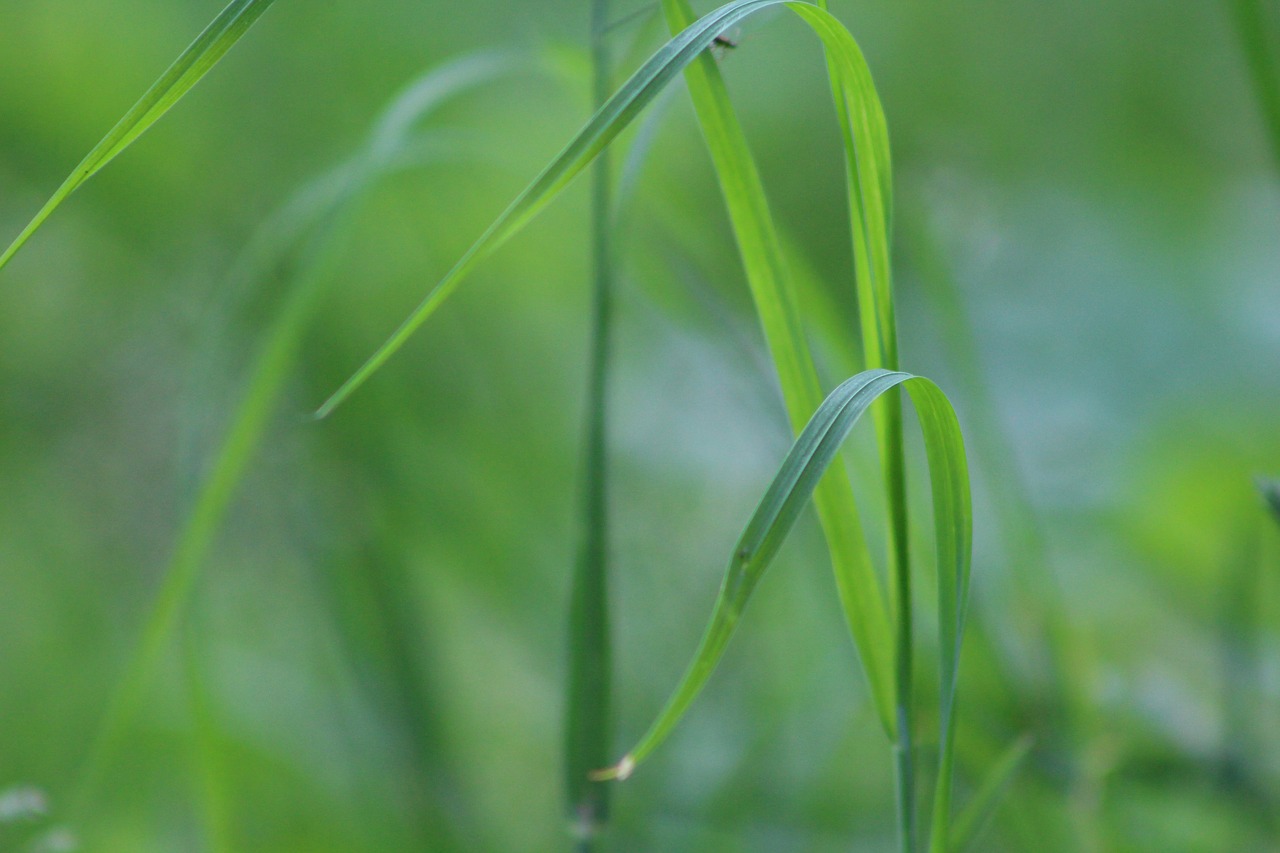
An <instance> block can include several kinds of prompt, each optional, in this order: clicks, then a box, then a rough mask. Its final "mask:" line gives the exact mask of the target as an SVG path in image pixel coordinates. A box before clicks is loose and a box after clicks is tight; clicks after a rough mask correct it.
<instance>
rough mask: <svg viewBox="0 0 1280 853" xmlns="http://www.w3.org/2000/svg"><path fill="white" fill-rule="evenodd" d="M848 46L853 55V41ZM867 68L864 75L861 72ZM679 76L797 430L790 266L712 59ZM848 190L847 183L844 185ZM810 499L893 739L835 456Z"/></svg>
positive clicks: (858, 549) (817, 14)
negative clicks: (694, 113)
mask: <svg viewBox="0 0 1280 853" xmlns="http://www.w3.org/2000/svg"><path fill="white" fill-rule="evenodd" d="M662 6H663V11H664V13H665V14H666V17H667V23H668V26H670V27H671V28H672V29H677V28H680V27H687V26H688V25H689V23H690V22H691V21H692V20H693V10H692V8H691V7H690V6H689V3H688V2H687V0H663V2H662ZM791 8H792V9H793V10H794V11H795V12H796V13H797V14H799V15H800V16H801V17H802V18H804V19H805V20H806V21H808V22H809V23H810V25H811V26H812V27H813V28H814V31H815V32H817V33H818V34H819V35H820V36H821V37H822V38H823V41H824V44H826V46H827V48H828V50H829V52H830V53H831V54H832V55H833V56H837V55H839V56H843V55H845V54H847V53H848V51H849V45H850V44H852V42H853V38H852V36H849V34H848V32H847V31H846V30H845V29H844V27H843V25H841V24H840V23H839V22H838V21H836V20H835V19H834V18H832V17H831V16H830V15H829V14H828V13H827V12H825V11H824V10H822V9H819V8H817V7H814V6H809V5H807V4H795V5H792V6H791ZM810 13H812V14H810ZM841 33H843V39H842V37H841ZM853 50H854V51H855V56H856V57H857V59H858V60H860V58H861V54H859V53H857V52H856V51H857V47H856V45H854V47H853ZM831 67H832V69H833V72H835V73H838V74H845V73H847V71H848V69H846V68H845V67H844V66H837V65H834V64H833V65H832V66H831ZM869 76H870V75H869V73H868V75H867V77H868V79H869ZM685 79H686V81H687V84H688V87H689V94H690V97H691V98H692V99H693V105H694V108H695V110H696V111H697V114H698V120H699V124H700V125H701V127H702V134H703V138H704V139H705V141H706V143H707V149H708V151H709V152H710V154H711V159H712V163H713V165H714V166H715V170H716V175H717V177H718V179H719V181H720V189H721V194H722V195H723V196H724V200H725V207H726V209H727V210H728V213H729V219H730V223H731V225H732V227H733V232H734V237H735V239H736V240H737V243H738V251H739V254H740V255H741V257H742V263H743V269H744V271H745V272H746V276H747V282H748V285H749V286H750V288H751V295H752V299H753V300H754V302H755V306H756V314H757V315H758V316H759V318H760V323H761V326H762V327H763V330H764V335H765V340H766V341H767V343H768V345H769V351H770V355H771V356H772V358H773V362H774V365H775V369H776V370H777V373H778V381H779V385H780V386H781V388H782V393H783V399H784V401H785V403H786V408H787V415H788V417H789V419H790V421H791V426H792V429H793V430H794V431H795V432H796V433H799V432H800V430H801V429H803V427H804V424H805V422H806V421H807V420H808V418H809V415H810V414H811V413H812V412H813V411H814V409H816V408H817V407H818V405H819V403H821V402H822V386H821V384H820V383H819V381H818V373H817V369H816V368H815V367H814V364H813V356H812V355H811V353H810V351H809V346H808V342H807V339H806V336H805V333H804V328H803V325H802V323H801V321H800V311H799V307H798V299H797V297H796V294H795V289H794V284H793V281H792V275H791V271H790V269H789V267H788V264H787V257H786V253H785V251H784V247H783V246H782V243H781V240H780V239H779V236H778V231H777V228H776V227H775V225H774V223H773V216H772V213H771V212H770V208H769V200H768V198H767V196H766V194H765V190H764V183H763V181H762V180H761V178H760V172H759V169H758V168H757V166H756V162H755V158H754V157H753V156H752V154H751V148H750V146H749V145H748V143H747V138H746V134H745V132H744V131H743V129H742V125H741V123H740V122H739V121H738V119H737V116H736V115H735V113H734V109H733V104H732V102H731V101H730V98H729V93H728V89H727V88H726V86H725V83H724V78H723V76H722V75H721V73H720V67H719V64H718V63H717V62H716V61H715V59H714V57H712V56H711V55H709V54H703V55H702V56H701V57H700V58H699V59H698V60H697V61H696V62H694V63H693V64H691V65H690V66H689V68H688V69H687V70H686V72H685ZM832 85H833V86H836V87H837V88H838V89H840V90H842V91H843V90H844V89H845V88H847V85H848V84H847V82H846V81H845V80H844V79H843V78H842V77H837V78H835V79H833V81H832ZM870 97H871V98H872V99H873V100H875V105H874V106H866V107H863V106H859V109H871V110H873V111H878V110H879V107H878V103H879V101H878V99H876V96H875V91H874V89H872V90H871V92H870ZM850 138H852V137H850ZM850 192H851V193H855V192H857V190H856V188H853V187H851V188H850ZM814 505H815V508H816V509H817V513H818V520H819V522H820V523H821V525H822V530H823V534H824V535H825V536H826V540H827V550H828V552H829V553H830V556H831V564H832V569H833V571H834V574H835V578H836V588H837V590H838V592H839V596H840V603H841V606H842V609H843V611H844V614H845V621H846V622H847V624H848V626H849V631H850V633H851V634H852V635H853V638H854V643H855V645H856V646H857V648H858V654H859V656H860V657H861V659H862V664H863V668H864V670H865V671H866V673H867V680H868V682H869V683H870V686H871V695H872V697H873V700H874V702H875V705H876V709H877V711H878V712H879V717H880V721H881V724H882V725H883V726H884V729H885V731H886V733H888V734H889V736H890V737H893V736H894V733H895V731H896V730H897V729H898V725H897V720H896V719H895V716H894V711H893V705H894V702H893V680H892V677H893V676H892V673H893V670H894V667H893V661H894V653H893V640H892V637H893V635H892V633H891V631H890V627H889V620H888V615H887V612H886V610H885V605H884V597H883V593H882V591H881V586H880V580H879V578H878V577H877V576H876V573H875V571H874V568H873V567H872V563H871V557H870V552H869V551H868V549H867V545H866V542H865V540H864V538H863V532H862V524H861V522H860V521H859V519H858V508H857V504H856V502H855V501H854V496H853V491H852V489H851V488H850V486H849V482H848V477H847V475H846V472H845V470H844V464H843V462H842V461H836V462H835V463H833V466H832V469H831V472H830V475H829V476H828V478H827V479H826V480H825V481H823V482H822V483H821V484H820V485H819V486H818V492H817V494H816V495H815V499H814Z"/></svg>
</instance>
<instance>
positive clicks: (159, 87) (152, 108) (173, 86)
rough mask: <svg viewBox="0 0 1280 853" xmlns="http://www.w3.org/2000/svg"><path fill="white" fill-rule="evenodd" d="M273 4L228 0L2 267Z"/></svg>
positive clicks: (70, 179) (0, 260)
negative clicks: (224, 6) (82, 185)
mask: <svg viewBox="0 0 1280 853" xmlns="http://www.w3.org/2000/svg"><path fill="white" fill-rule="evenodd" d="M274 2H275V0H232V2H231V3H230V4H229V5H228V6H227V7H226V8H225V9H223V10H222V12H221V13H219V15H218V17H216V18H214V20H213V23H211V24H209V26H208V27H206V28H205V30H204V32H202V33H200V35H199V36H197V37H196V40H195V41H193V42H192V43H191V44H190V45H189V46H188V47H187V49H186V50H184V51H183V52H182V54H181V55H180V56H179V57H178V58H177V59H176V60H174V63H173V64H172V65H170V66H169V68H168V70H167V71H165V72H164V74H162V75H161V76H160V79H159V80H157V81H156V82H155V83H154V84H152V86H151V88H150V89H148V90H147V91H146V92H145V93H144V94H143V95H142V97H141V98H139V99H138V102H137V103H136V104H134V105H133V107H132V108H130V110H129V111H128V112H127V113H125V115H124V118H122V119H120V121H119V122H117V123H116V126H115V127H113V128H112V129H111V131H110V132H109V133H108V134H107V135H106V136H104V137H103V138H102V141H101V142H99V143H98V144H97V145H95V146H94V147H93V150H91V151H90V152H89V153H88V154H87V155H86V156H85V158H84V159H83V160H81V161H80V165H78V166H76V168H75V170H74V171H72V173H71V174H70V175H68V176H67V179H66V180H65V181H63V182H62V186H60V187H58V189H57V191H56V192H54V194H53V195H52V196H51V197H50V198H49V200H48V201H47V202H45V204H44V207H42V208H40V210H39V212H38V213H36V215H35V217H34V218H32V220H31V221H30V222H29V223H28V224H27V227H26V228H24V229H22V233H21V234H19V235H18V236H17V238H16V239H15V240H14V241H13V243H11V244H10V245H9V247H8V248H7V249H5V250H4V254H0V269H3V268H4V266H5V265H6V264H8V263H9V261H10V260H11V259H12V258H13V256H14V255H16V254H17V253H18V250H19V249H21V248H22V247H23V245H24V244H25V243H26V242H27V241H28V240H29V239H31V236H32V235H33V234H35V233H36V231H38V230H39V229H40V226H41V225H43V224H44V223H45V220H47V219H48V218H49V217H50V216H51V215H52V214H53V212H54V211H55V210H57V209H58V207H59V206H60V205H61V204H62V203H63V202H64V201H66V200H67V197H68V196H70V195H71V194H72V193H73V192H75V191H76V190H77V189H79V187H80V185H81V184H83V183H84V182H85V181H87V180H89V179H90V178H91V177H93V176H94V175H95V174H96V173H97V172H98V171H99V170H100V169H102V167H103V166H106V165H107V164H108V163H110V162H111V161H112V160H114V159H115V158H116V156H117V155H119V154H120V152H122V151H124V150H125V149H126V148H128V147H129V146H130V145H132V144H133V141H134V140H135V139H137V138H138V137H139V136H141V135H142V134H144V133H146V132H147V130H148V128H150V127H151V125H153V124H155V123H156V122H157V121H159V120H160V117H161V116H163V115H164V114H165V113H167V112H168V111H169V109H170V108H171V107H172V106H173V105H174V104H176V103H177V102H178V101H180V100H181V99H182V97H183V96H184V95H186V94H187V92H189V91H190V90H191V88H192V87H193V86H195V85H196V83H199V82H200V79H201V78H202V77H204V75H205V74H207V73H208V72H209V70H210V69H211V68H213V66H214V65H217V64H218V60H220V59H222V57H223V56H224V55H225V54H226V53H227V51H229V50H230V49H231V48H232V47H233V46H234V45H235V43H236V42H238V41H239V40H240V37H241V36H243V35H244V34H245V33H246V32H247V31H248V30H249V28H250V27H251V26H253V24H254V22H255V21H257V20H258V18H260V17H262V13H263V12H265V11H267V9H268V8H269V7H270V6H271V4H272V3H274Z"/></svg>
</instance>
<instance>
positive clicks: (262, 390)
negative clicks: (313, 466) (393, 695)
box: [76, 55, 516, 804]
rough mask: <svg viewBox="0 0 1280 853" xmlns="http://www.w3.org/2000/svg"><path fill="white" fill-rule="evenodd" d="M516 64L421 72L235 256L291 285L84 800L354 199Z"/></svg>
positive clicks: (250, 278) (114, 699)
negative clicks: (457, 102)
mask: <svg viewBox="0 0 1280 853" xmlns="http://www.w3.org/2000/svg"><path fill="white" fill-rule="evenodd" d="M515 67H516V66H515V65H514V64H513V63H511V62H510V61H508V60H506V59H503V58H501V57H498V56H492V55H480V56H476V57H470V58H466V59H463V60H459V61H456V62H453V63H450V64H448V65H446V66H444V67H442V68H440V69H437V70H435V71H433V72H428V73H427V74H425V75H423V77H422V78H420V79H419V81H417V82H416V83H415V84H413V85H411V86H410V87H408V88H407V89H406V90H405V91H404V92H403V93H402V94H401V95H400V96H398V97H397V98H396V99H394V101H393V102H392V104H391V106H390V107H389V108H388V109H387V110H386V111H385V112H384V115H383V118H382V120H381V121H379V122H378V123H377V125H376V126H375V130H374V132H373V133H372V134H371V136H370V139H369V142H368V144H367V145H366V146H365V148H364V149H363V150H362V151H361V152H359V153H358V154H357V155H356V156H355V157H354V158H353V159H352V160H350V161H349V162H347V163H344V164H342V165H341V166H339V167H337V168H335V169H333V170H331V171H330V172H329V173H327V174H326V175H324V176H322V177H321V178H319V179H318V180H316V181H313V182H311V183H310V184H308V185H307V186H305V187H304V188H303V189H302V190H300V191H299V192H298V193H297V194H295V196H294V198H293V199H291V200H290V201H289V202H288V203H286V204H285V205H284V206H283V207H282V208H281V210H280V211H279V212H278V213H277V214H276V215H275V216H273V217H272V218H271V219H269V220H268V222H267V223H266V224H265V225H264V227H263V228H262V229H261V231H260V233H259V234H258V235H257V236H256V237H255V239H254V240H253V241H251V244H250V246H249V247H248V249H247V250H246V252H245V255H244V257H243V258H242V259H241V260H240V262H239V263H238V264H237V266H236V270H235V272H234V273H233V275H232V279H233V281H237V282H238V284H237V285H235V286H237V287H240V288H242V289H244V288H248V287H249V286H251V285H253V284H258V283H260V282H261V281H262V280H263V279H264V278H266V277H267V276H268V275H269V274H270V273H271V272H272V271H274V270H277V269H278V268H283V270H284V271H283V273H282V275H283V276H284V278H285V280H286V281H287V282H288V285H289V288H288V295H287V296H286V298H285V300H284V302H283V304H282V306H281V308H280V309H279V312H278V314H277V316H276V318H275V319H274V321H273V324H272V326H271V329H270V331H269V332H268V334H267V339H266V341H265V343H264V345H263V346H262V348H261V350H260V351H259V354H258V356H257V358H256V360H255V362H254V364H253V366H252V368H251V370H250V375H249V378H248V381H247V384H246V388H245V392H244V395H243V397H242V398H241V401H240V403H239V405H238V406H237V407H236V409H235V411H234V412H233V413H232V415H231V419H230V424H229V426H228V429H227V432H226V434H225V436H224V438H223V439H222V443H221V445H220V446H219V447H218V449H217V451H216V453H215V455H214V457H213V460H212V462H211V464H210V467H209V471H208V475H207V476H206V478H205V479H204V481H203V483H202V484H201V486H200V488H199V491H198V492H197V495H196V498H195V503H194V505H193V507H192V509H191V512H190V513H189V515H188V516H187V518H186V520H185V522H184V524H183V527H182V530H181V532H180V534H179V536H178V540H177V544H176V546H175V549H174V554H173V556H172V558H171V559H170V562H169V565H168V566H167V567H166V569H165V572H164V575H163V579H162V581H161V586H160V590H159V592H158V593H157V595H156V599H155V601H154V603H153V604H152V607H151V610H150V612H149V614H148V617H147V620H146V623H145V627H144V629H143V632H142V635H141V638H140V640H139V641H138V644H137V646H136V647H135V649H134V650H133V652H132V653H131V655H130V658H129V661H128V662H127V664H126V666H125V672H124V675H123V677H122V678H121V680H120V682H119V683H118V684H117V685H116V687H115V689H114V691H113V694H112V696H111V699H110V701H109V703H108V707H107V710H106V713H105V714H104V716H103V719H102V721H101V722H100V723H99V726H98V729H97V731H96V733H95V735H94V738H93V741H92V744H91V746H90V749H89V754H88V757H87V759H86V761H85V763H84V765H83V766H82V768H81V771H80V778H79V780H78V783H77V794H76V800H77V803H78V804H79V803H83V802H84V801H85V800H86V799H87V797H88V795H89V794H90V793H91V792H92V791H94V790H96V788H97V786H98V785H99V784H100V783H101V781H102V777H103V774H104V772H105V770H106V766H107V762H108V761H109V760H110V758H111V756H112V755H113V754H114V753H115V750H116V748H117V746H118V744H119V741H120V739H121V737H122V735H123V733H124V731H125V730H126V727H127V725H128V722H129V720H130V719H131V718H132V715H133V714H134V713H135V711H136V710H137V708H138V706H139V704H140V701H141V694H142V692H143V690H144V689H145V688H146V686H147V684H148V683H149V680H150V677H151V674H152V673H153V672H154V671H155V669H156V667H157V665H158V664H159V662H160V659H161V657H162V655H163V654H164V652H165V650H166V649H168V648H169V647H170V646H171V644H172V642H173V636H174V633H175V630H176V628H177V626H178V624H179V623H180V620H181V617H182V614H183V612H184V611H185V609H186V606H187V602H188V601H189V600H190V598H191V595H192V592H193V590H194V588H195V585H196V583H197V581H198V579H199V576H200V571H201V568H202V567H203V565H204V562H205V560H206V558H207V555H208V552H209V549H210V547H211V546H212V544H213V541H214V537H215V536H216V534H217V532H218V530H219V529H220V528H221V525H222V520H223V518H224V517H225V515H226V512H227V510H228V508H229V507H230V505H231V502H232V499H233V497H234V495H235V491H236V489H237V487H238V486H239V484H240V482H241V480H242V479H243V477H244V474H245V472H246V470H247V468H248V465H249V463H250V461H251V460H252V458H253V455H254V454H255V453H256V451H257V449H258V447H259V445H260V444H261V442H262V440H263V437H264V435H265V434H266V431H267V428H268V426H269V425H270V420H271V416H272V413H273V412H274V411H275V404H276V401H277V399H278V397H279V393H280V390H281V388H282V387H283V385H284V383H285V381H286V380H287V378H288V375H289V371H290V370H291V368H292V366H293V363H294V361H295V357H296V354H297V349H298V346H299V343H300V340H301V337H302V334H303V331H304V329H305V326H306V322H307V321H308V319H309V318H310V317H311V314H312V307H313V305H314V304H315V301H316V299H317V298H318V295H319V291H320V289H321V288H320V285H321V284H322V283H323V282H324V281H325V280H327V279H328V277H329V273H330V271H331V266H332V263H333V261H334V260H335V257H336V255H337V251H338V248H339V247H340V245H341V241H340V239H339V238H340V236H341V234H342V233H343V232H344V230H345V229H344V226H345V224H346V223H347V221H348V220H349V218H350V217H351V216H352V215H354V212H355V202H356V200H357V199H358V198H359V197H360V196H361V194H363V193H364V192H366V191H367V190H368V189H370V188H371V187H372V186H373V184H374V183H375V182H376V181H377V180H378V179H379V178H382V177H385V176H386V175H387V174H389V173H390V172H392V171H395V170H397V169H401V168H405V167H406V166H408V165H413V164H416V163H418V162H420V160H421V158H422V154H423V151H424V148H423V142H424V141H425V140H428V139H429V138H430V136H431V133H432V132H430V131H428V132H424V133H414V132H413V131H414V127H415V125H416V124H417V123H418V122H420V121H421V120H422V119H423V118H424V117H426V116H427V115H429V114H430V112H431V111H432V110H434V109H435V107H436V106H438V105H439V104H440V103H441V102H443V101H444V100H445V99H446V98H448V97H453V96H456V95H458V94H461V93H462V92H464V91H466V90H467V89H469V88H471V87H474V86H477V85H479V84H481V83H483V82H486V81H488V80H490V79H492V78H494V77H495V76H497V75H499V74H502V73H507V72H509V71H511V70H513V69H514V68H515ZM393 128H394V130H395V132H394V133H392V131H391V129H393ZM444 150H446V151H447V150H448V149H444ZM406 155H412V156H406Z"/></svg>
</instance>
